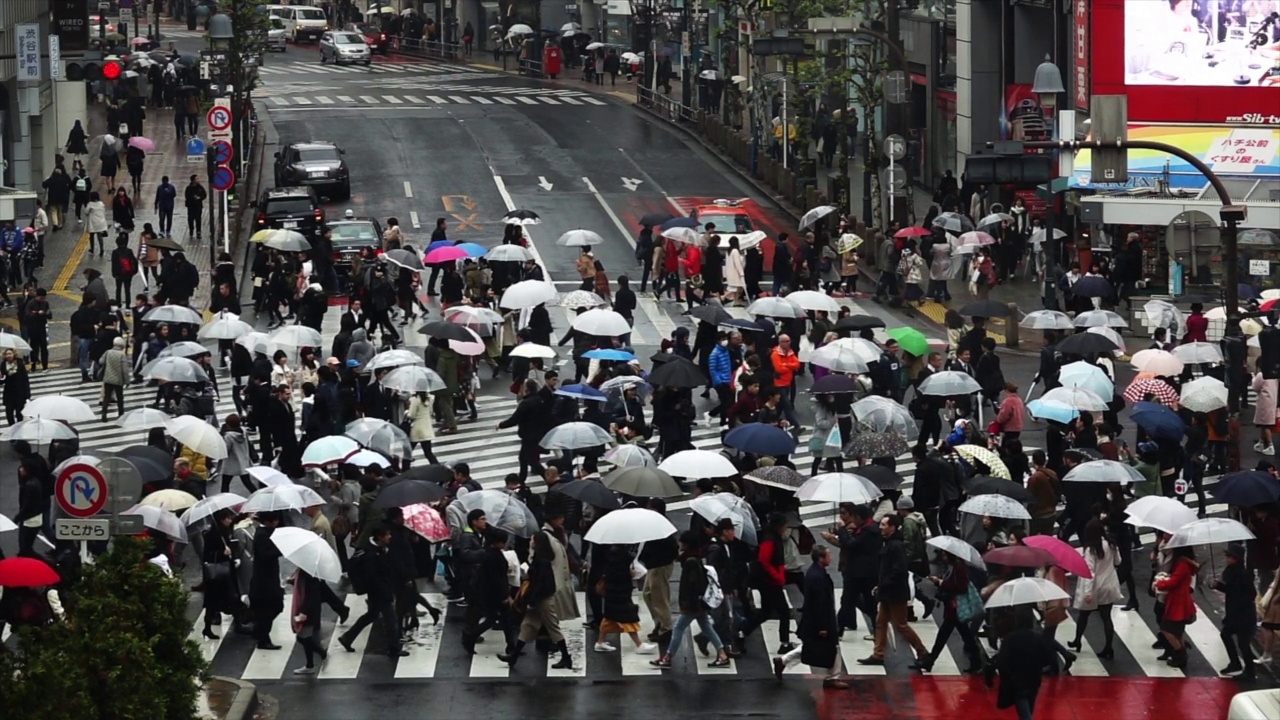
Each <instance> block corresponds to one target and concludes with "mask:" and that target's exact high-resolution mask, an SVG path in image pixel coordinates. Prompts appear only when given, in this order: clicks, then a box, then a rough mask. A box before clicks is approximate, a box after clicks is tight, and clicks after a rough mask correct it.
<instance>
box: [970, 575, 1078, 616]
mask: <svg viewBox="0 0 1280 720" xmlns="http://www.w3.org/2000/svg"><path fill="white" fill-rule="evenodd" d="M1069 599H1071V596H1070V595H1068V594H1067V591H1066V590H1063V589H1062V588H1060V587H1058V585H1057V583H1055V582H1053V581H1051V580H1046V579H1044V578H1038V577H1020V578H1014V579H1013V580H1010V581H1009V582H1006V583H1005V584H1003V585H1001V586H1000V587H998V588H996V590H995V592H993V593H991V597H990V598H988V599H987V604H986V605H985V607H986V608H988V609H990V608H1000V607H1015V606H1018V605H1035V604H1037V603H1042V602H1053V601H1055V600H1069Z"/></svg>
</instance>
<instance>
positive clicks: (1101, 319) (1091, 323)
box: [1075, 310, 1129, 328]
mask: <svg viewBox="0 0 1280 720" xmlns="http://www.w3.org/2000/svg"><path fill="white" fill-rule="evenodd" d="M1075 325H1076V327H1086V328H1088V327H1115V328H1127V327H1129V321H1128V320H1125V319H1124V318H1123V317H1121V316H1120V314H1119V313H1113V312H1111V311H1110V310H1089V311H1087V312H1082V313H1080V314H1079V315H1076V319H1075Z"/></svg>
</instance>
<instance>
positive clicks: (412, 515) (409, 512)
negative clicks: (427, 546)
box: [401, 503, 449, 542]
mask: <svg viewBox="0 0 1280 720" xmlns="http://www.w3.org/2000/svg"><path fill="white" fill-rule="evenodd" d="M401 511H402V512H403V513H404V524H405V525H406V526H407V527H408V528H409V529H410V530H412V531H414V532H416V533H418V534H419V535H421V536H422V537H424V538H426V539H427V540H430V541H431V542H441V541H443V540H448V539H449V526H448V525H446V524H445V522H444V518H442V517H440V513H439V512H437V511H436V509H435V508H433V507H431V506H430V505H427V504H426V503H417V504H414V505H406V506H404V507H403V508H401Z"/></svg>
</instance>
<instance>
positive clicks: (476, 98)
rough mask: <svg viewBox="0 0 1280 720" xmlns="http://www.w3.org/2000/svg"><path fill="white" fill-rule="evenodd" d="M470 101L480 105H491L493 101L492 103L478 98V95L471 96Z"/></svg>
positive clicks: (487, 99)
mask: <svg viewBox="0 0 1280 720" xmlns="http://www.w3.org/2000/svg"><path fill="white" fill-rule="evenodd" d="M471 99H472V100H475V101H476V102H478V103H480V104H481V105H492V104H493V101H492V100H490V99H489V98H485V97H480V96H479V95H472V96H471Z"/></svg>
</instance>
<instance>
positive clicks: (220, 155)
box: [210, 140, 235, 165]
mask: <svg viewBox="0 0 1280 720" xmlns="http://www.w3.org/2000/svg"><path fill="white" fill-rule="evenodd" d="M210 147H212V148H213V161H214V162H216V163H218V164H219V165H226V164H227V163H229V162H231V156H232V155H234V154H235V152H234V151H233V150H232V149H231V143H229V142H227V141H226V140H218V141H216V142H214V143H213V145H211V146H210Z"/></svg>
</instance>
